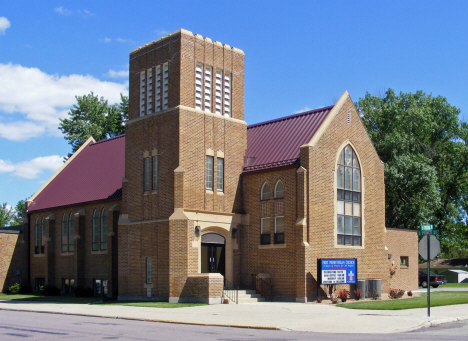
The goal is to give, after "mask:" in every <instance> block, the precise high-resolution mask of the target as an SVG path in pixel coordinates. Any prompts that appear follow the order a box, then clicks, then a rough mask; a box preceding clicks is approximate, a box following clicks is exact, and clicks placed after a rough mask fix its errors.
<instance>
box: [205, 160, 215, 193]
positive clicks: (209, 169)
mask: <svg viewBox="0 0 468 341" xmlns="http://www.w3.org/2000/svg"><path fill="white" fill-rule="evenodd" d="M213 161H214V160H213V156H209V155H207V156H206V189H209V190H213Z"/></svg>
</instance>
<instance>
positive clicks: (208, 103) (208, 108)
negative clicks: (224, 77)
mask: <svg viewBox="0 0 468 341" xmlns="http://www.w3.org/2000/svg"><path fill="white" fill-rule="evenodd" d="M211 82H212V80H211V67H209V66H207V67H205V111H206V112H211Z"/></svg>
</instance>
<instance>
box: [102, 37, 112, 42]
mask: <svg viewBox="0 0 468 341" xmlns="http://www.w3.org/2000/svg"><path fill="white" fill-rule="evenodd" d="M99 41H100V42H101V43H110V42H111V41H112V39H111V38H107V37H106V38H104V39H99Z"/></svg>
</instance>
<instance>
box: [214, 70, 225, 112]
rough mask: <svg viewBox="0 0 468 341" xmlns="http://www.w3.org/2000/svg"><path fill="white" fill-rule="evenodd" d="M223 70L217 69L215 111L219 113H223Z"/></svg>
mask: <svg viewBox="0 0 468 341" xmlns="http://www.w3.org/2000/svg"><path fill="white" fill-rule="evenodd" d="M222 93H223V71H221V70H218V71H216V91H215V95H216V103H215V112H216V113H217V114H218V115H222V113H223V97H222V96H223V95H222Z"/></svg>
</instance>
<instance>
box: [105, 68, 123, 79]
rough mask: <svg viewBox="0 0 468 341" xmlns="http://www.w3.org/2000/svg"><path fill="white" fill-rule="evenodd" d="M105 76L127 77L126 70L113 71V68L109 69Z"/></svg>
mask: <svg viewBox="0 0 468 341" xmlns="http://www.w3.org/2000/svg"><path fill="white" fill-rule="evenodd" d="M107 77H110V78H128V70H122V71H115V70H111V69H109V72H108V73H107Z"/></svg>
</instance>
